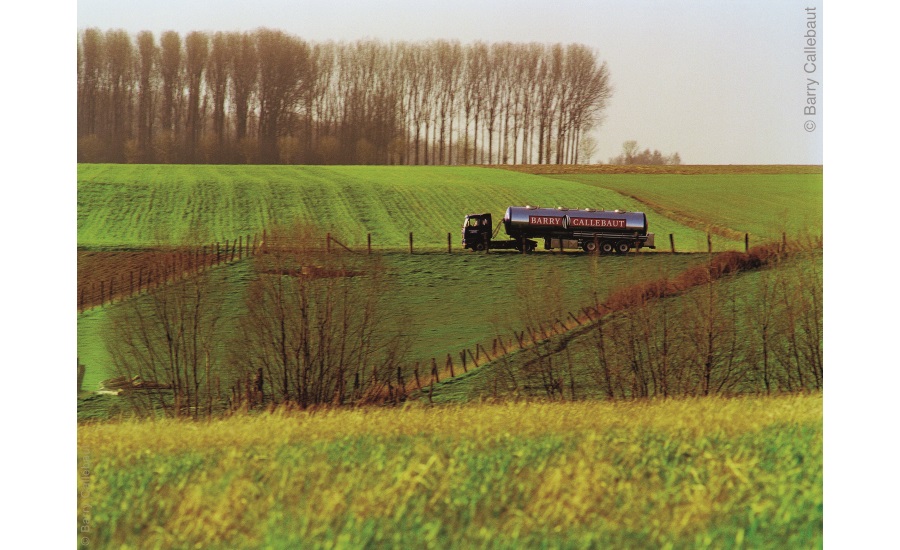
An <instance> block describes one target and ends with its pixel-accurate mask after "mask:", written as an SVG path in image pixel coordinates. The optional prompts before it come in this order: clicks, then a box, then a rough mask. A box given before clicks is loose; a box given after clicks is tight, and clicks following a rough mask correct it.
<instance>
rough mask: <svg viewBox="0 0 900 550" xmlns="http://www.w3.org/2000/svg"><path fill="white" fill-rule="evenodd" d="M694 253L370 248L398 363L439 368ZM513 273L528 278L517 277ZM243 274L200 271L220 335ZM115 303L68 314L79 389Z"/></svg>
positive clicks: (99, 373) (231, 317)
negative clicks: (219, 318)
mask: <svg viewBox="0 0 900 550" xmlns="http://www.w3.org/2000/svg"><path fill="white" fill-rule="evenodd" d="M704 258H705V255H695V254H678V255H675V256H669V255H661V254H643V253H641V254H635V255H632V256H628V257H619V256H610V257H600V258H588V257H585V256H584V255H583V254H580V253H566V254H542V255H540V256H538V255H531V256H527V255H526V256H523V255H520V254H515V253H510V252H506V253H495V254H476V253H473V252H468V251H467V252H457V253H455V254H447V253H446V252H444V253H438V252H431V253H424V254H413V255H410V254H407V253H400V252H393V253H387V254H384V255H381V256H380V259H381V261H382V263H383V265H384V267H385V269H386V270H387V274H388V277H389V281H390V283H389V285H388V286H387V288H386V290H385V292H386V294H385V296H384V297H383V298H384V300H383V304H384V307H385V311H384V312H385V315H386V316H387V317H388V318H389V319H390V320H392V321H395V322H397V323H399V324H402V326H403V327H404V334H405V335H406V336H407V338H408V340H409V343H410V349H409V352H408V354H407V357H406V361H405V362H406V363H408V364H409V366H410V367H412V365H413V364H414V363H415V362H421V363H423V364H424V363H426V362H430V360H431V358H436V359H437V360H438V363H439V364H440V365H442V366H443V364H444V361H445V358H446V355H447V354H448V353H449V354H451V355H452V356H453V357H454V358H455V359H456V360H457V361H458V357H457V356H458V354H459V352H460V351H461V350H462V349H470V350H474V349H475V345H476V344H479V343H480V344H482V345H484V346H488V345H490V344H491V342H492V340H493V338H495V337H496V336H498V335H500V336H502V337H504V338H506V339H512V337H513V331H515V330H522V329H523V328H524V325H525V323H526V322H528V321H530V320H534V318H535V317H538V320H541V321H546V320H553V319H552V318H551V317H554V316H559V315H558V314H554V311H556V312H562V317H563V318H567V317H566V312H569V311H571V312H574V313H579V312H580V311H581V308H582V307H585V306H588V305H591V304H592V303H593V300H594V298H593V296H594V294H595V293H596V296H597V297H598V298H599V299H601V300H602V299H604V298H605V297H606V296H607V295H608V294H609V292H610V291H611V290H613V289H615V288H619V287H622V286H625V285H627V284H630V283H633V282H638V281H644V280H649V279H653V278H656V277H659V276H660V275H662V274H669V275H674V274H675V273H677V272H679V271H681V270H683V269H686V268H687V267H690V266H692V265H697V264H698V263H701V262H703V261H704ZM523 275H525V276H527V277H528V279H527V280H523ZM252 276H253V275H252V272H251V266H250V263H249V261H243V262H237V263H234V264H230V265H227V266H221V267H218V268H216V269H214V270H213V271H212V272H211V273H210V274H209V275H208V277H210V278H211V279H213V280H215V288H216V291H215V292H216V297H215V298H214V299H215V301H216V302H218V303H220V304H221V310H222V313H223V322H222V323H221V336H220V339H221V340H222V341H225V342H227V341H229V340H230V339H231V338H232V337H233V336H234V330H235V324H236V319H237V317H238V316H239V315H240V314H241V312H242V310H243V308H244V301H245V300H246V297H245V293H246V290H247V283H248V281H249V280H250V278H251V277H252ZM546 296H555V297H558V301H556V302H555V303H554V304H552V307H550V306H548V304H547V301H546V300H545V299H543V298H541V299H538V298H539V297H546ZM523 298H529V299H530V300H531V302H530V304H531V306H534V309H533V310H531V311H529V307H531V306H527V305H526V306H523ZM524 303H525V304H527V303H528V302H524ZM122 307H130V306H129V304H128V302H125V303H122V302H119V303H115V304H112V305H106V306H103V307H97V308H93V309H90V310H88V311H86V312H85V313H82V314H80V315H79V316H78V343H77V345H78V356H79V359H80V361H81V362H82V363H83V364H85V365H86V366H87V372H86V375H85V381H84V388H85V389H96V388H97V386H98V384H99V383H100V381H101V380H103V379H105V378H109V377H111V376H113V372H112V369H111V358H110V357H109V354H108V352H107V351H106V342H105V336H104V335H105V334H110V333H111V330H112V327H111V322H110V320H109V316H110V312H112V311H114V310H115V309H117V308H122ZM540 308H543V310H542V309H540ZM542 313H545V315H543V316H542V315H541V314H542Z"/></svg>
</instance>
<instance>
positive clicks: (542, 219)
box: [528, 216, 563, 225]
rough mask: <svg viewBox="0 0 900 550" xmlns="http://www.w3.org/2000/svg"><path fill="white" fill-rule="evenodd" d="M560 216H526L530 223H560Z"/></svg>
mask: <svg viewBox="0 0 900 550" xmlns="http://www.w3.org/2000/svg"><path fill="white" fill-rule="evenodd" d="M562 221H563V219H562V218H557V217H555V216H528V223H530V224H531V225H562Z"/></svg>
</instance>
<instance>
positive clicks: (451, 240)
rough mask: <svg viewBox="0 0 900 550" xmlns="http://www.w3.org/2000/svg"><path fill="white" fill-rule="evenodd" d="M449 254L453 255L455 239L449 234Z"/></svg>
mask: <svg viewBox="0 0 900 550" xmlns="http://www.w3.org/2000/svg"><path fill="white" fill-rule="evenodd" d="M447 254H453V238H452V237H451V236H450V233H447Z"/></svg>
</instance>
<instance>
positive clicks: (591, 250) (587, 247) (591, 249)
mask: <svg viewBox="0 0 900 550" xmlns="http://www.w3.org/2000/svg"><path fill="white" fill-rule="evenodd" d="M581 248H583V249H584V251H585V252H587V253H588V254H596V253H597V249H598V248H599V246H598V245H597V243H595V242H594V241H584V244H582V245H581Z"/></svg>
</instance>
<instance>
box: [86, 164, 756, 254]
mask: <svg viewBox="0 0 900 550" xmlns="http://www.w3.org/2000/svg"><path fill="white" fill-rule="evenodd" d="M525 204H535V205H542V206H560V205H562V206H569V207H577V208H583V207H587V206H591V207H594V208H607V209H614V208H619V209H624V210H639V211H645V212H646V213H647V216H648V220H649V224H650V230H651V231H653V232H656V233H657V234H658V235H659V236H660V239H661V240H662V241H664V240H665V237H664V236H665V235H668V234H669V233H673V234H675V235H676V238H677V240H678V249H679V251H686V252H688V251H705V250H706V234H705V231H704V230H698V229H694V228H689V227H686V226H684V225H683V224H680V223H677V222H674V221H672V220H669V219H667V218H665V217H664V216H662V215H660V214H658V213H656V212H655V211H653V210H652V209H648V208H646V207H645V206H644V205H642V204H641V203H639V202H638V201H636V200H634V199H631V198H628V197H625V196H623V195H621V194H619V193H616V192H615V191H610V190H607V189H603V188H600V187H596V186H592V185H585V184H582V183H576V182H570V181H560V180H554V179H552V178H547V177H542V176H533V175H529V174H521V173H516V172H510V171H506V170H495V169H488V168H476V167H411V166H397V167H395V166H366V167H359V166H336V167H319V166H195V165H190V166H176V165H102V164H100V165H95V164H90V165H89V164H82V165H79V166H78V245H79V246H82V247H99V246H106V247H123V246H130V247H138V246H156V245H161V244H197V243H210V242H216V241H224V240H225V239H235V238H237V237H239V236H246V235H260V234H261V233H262V231H263V230H264V229H267V228H268V229H271V228H272V227H273V226H276V225H286V224H291V223H295V222H299V223H305V224H310V225H315V226H316V227H317V228H319V229H320V230H321V231H322V232H331V233H332V234H333V235H335V236H337V237H338V238H339V239H341V240H342V241H343V242H345V243H346V244H348V245H351V246H354V247H363V246H365V245H366V235H367V234H368V233H371V234H372V242H373V246H374V247H376V248H377V249H398V248H406V247H408V242H409V241H408V239H409V233H410V232H412V233H413V234H414V239H415V246H416V248H417V249H422V250H427V249H431V250H434V249H444V250H446V247H447V233H450V234H451V235H452V238H453V242H454V246H456V247H458V246H460V243H459V239H460V236H459V235H460V229H461V227H462V222H463V218H464V216H465V215H466V214H469V213H474V212H491V213H493V214H494V217H495V219H498V220H499V218H501V217H502V216H503V213H504V212H505V211H506V208H507V207H508V206H511V205H525ZM715 246H716V250H725V249H728V248H738V247H739V246H742V242H739V239H723V238H720V237H717V238H716V245H715Z"/></svg>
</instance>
